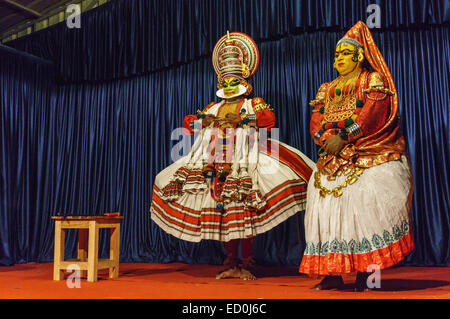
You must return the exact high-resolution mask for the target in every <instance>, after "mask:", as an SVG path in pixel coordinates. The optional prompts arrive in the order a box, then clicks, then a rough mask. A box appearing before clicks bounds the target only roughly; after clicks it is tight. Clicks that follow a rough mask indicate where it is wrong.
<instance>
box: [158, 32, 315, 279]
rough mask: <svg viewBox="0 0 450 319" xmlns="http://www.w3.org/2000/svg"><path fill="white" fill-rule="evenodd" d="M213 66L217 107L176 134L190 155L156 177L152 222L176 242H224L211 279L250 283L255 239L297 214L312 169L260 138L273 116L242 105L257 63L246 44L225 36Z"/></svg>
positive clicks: (255, 101) (188, 120) (245, 39)
mask: <svg viewBox="0 0 450 319" xmlns="http://www.w3.org/2000/svg"><path fill="white" fill-rule="evenodd" d="M212 62H213V66H214V70H215V71H216V73H217V78H218V91H217V93H216V94H217V96H218V97H219V98H221V101H220V102H217V103H216V102H212V103H210V104H209V105H207V106H206V107H205V108H204V109H203V110H201V111H198V112H197V114H195V115H188V116H186V117H185V119H184V123H183V128H184V130H185V132H186V134H189V135H192V134H194V137H195V139H194V140H195V141H194V144H193V147H192V150H191V152H190V154H189V155H188V156H186V157H184V158H182V159H181V160H178V161H176V162H175V163H173V164H172V165H170V166H169V167H167V168H166V169H164V170H163V171H162V172H160V173H159V174H158V175H157V177H156V180H155V183H154V188H153V201H152V204H151V209H150V210H151V218H152V220H153V221H154V222H155V223H156V224H157V225H159V226H160V227H161V228H162V229H163V230H164V231H166V232H167V233H169V234H171V235H173V236H175V237H177V238H180V239H182V240H187V241H191V242H199V241H201V240H203V239H210V240H217V241H221V242H224V243H225V250H226V253H227V256H226V259H225V262H224V265H225V268H224V270H223V271H221V272H220V273H219V274H218V275H217V278H218V279H222V278H228V277H238V278H242V279H245V280H251V279H255V278H256V277H255V271H254V260H253V254H252V250H253V239H254V237H255V236H256V235H258V234H261V233H264V232H266V231H268V230H271V229H272V228H274V227H275V226H277V225H279V224H280V223H282V222H284V221H285V220H286V219H288V218H289V217H290V216H293V215H294V214H296V213H297V212H300V211H302V210H304V208H305V200H306V187H307V183H306V182H307V180H308V179H309V177H310V175H311V172H312V166H313V165H314V163H313V162H312V161H311V160H310V159H308V158H307V157H306V156H305V155H304V154H302V153H301V152H300V151H298V150H296V149H294V148H292V147H290V146H288V145H286V144H284V143H282V142H279V141H276V140H274V139H270V138H264V134H262V133H263V131H264V130H267V131H270V130H271V129H273V128H274V127H275V115H274V113H273V111H272V108H271V107H270V106H269V105H267V104H266V102H265V101H264V100H263V99H262V98H260V97H255V98H251V99H250V98H247V96H249V95H250V94H251V93H252V86H251V85H250V84H249V83H248V82H247V80H248V79H249V78H250V77H252V76H253V75H254V74H255V72H256V70H257V68H258V64H259V52H258V47H257V46H256V44H255V42H254V41H253V39H251V38H250V37H249V36H247V35H246V34H243V33H240V32H231V33H227V34H226V35H224V36H223V37H222V38H221V39H220V40H219V41H218V42H217V44H216V45H215V47H214V50H213V56H212ZM266 136H267V135H266ZM240 243H241V245H242V247H241V248H242V249H241V255H242V256H239V255H238V248H239V244H240Z"/></svg>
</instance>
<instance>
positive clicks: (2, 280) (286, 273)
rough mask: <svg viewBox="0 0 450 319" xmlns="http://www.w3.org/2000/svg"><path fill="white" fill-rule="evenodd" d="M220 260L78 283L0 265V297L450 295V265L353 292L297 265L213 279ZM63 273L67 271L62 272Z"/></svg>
mask: <svg viewBox="0 0 450 319" xmlns="http://www.w3.org/2000/svg"><path fill="white" fill-rule="evenodd" d="M221 269H222V267H221V266H211V265H187V264H182V263H171V264H152V263H122V264H120V275H119V278H117V279H108V276H107V271H106V270H105V271H100V278H99V281H98V282H96V283H89V282H87V281H86V279H81V281H80V288H68V286H67V284H66V281H65V280H64V281H59V282H57V281H53V280H52V272H53V264H52V263H30V264H21V265H15V266H11V267H0V298H1V299H27V298H33V299H34V298H38V299H47V298H50V299H100V298H101V299H103V298H120V299H128V298H133V299H148V298H150V299H257V298H263V299H322V298H323V299H360V298H364V299H399V298H405V299H418V298H420V299H429V298H436V299H450V268H438V267H423V268H421V267H399V268H391V269H387V270H384V271H382V274H381V288H380V289H377V290H375V291H369V292H362V293H356V292H353V291H352V286H351V284H352V283H353V281H354V277H353V276H344V282H345V289H344V290H339V291H338V290H331V291H316V290H312V289H311V287H312V286H313V285H314V284H315V283H317V282H318V280H317V279H312V278H308V277H306V276H305V275H301V274H298V273H297V268H296V267H285V268H280V267H265V268H263V271H264V273H263V274H262V277H260V278H259V279H258V280H255V281H243V280H240V279H224V280H217V279H215V275H216V273H217V272H218V271H219V270H221ZM66 277H67V276H66Z"/></svg>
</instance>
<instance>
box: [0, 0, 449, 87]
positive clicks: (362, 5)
mask: <svg viewBox="0 0 450 319" xmlns="http://www.w3.org/2000/svg"><path fill="white" fill-rule="evenodd" d="M369 4H378V5H379V8H380V23H381V26H382V27H383V29H403V30H405V29H411V28H421V27H424V26H427V25H440V24H444V23H448V22H449V21H450V2H449V0H428V1H417V0H378V1H373V0H274V1H261V0H246V1H241V0H214V1H207V0H187V1H180V0H166V1H148V0H133V1H129V0H113V1H110V2H109V3H107V4H104V5H102V6H100V7H98V8H96V9H93V10H90V11H87V12H85V13H83V14H82V15H81V27H80V28H79V29H77V28H73V29H69V28H68V27H67V26H66V23H64V22H63V23H59V24H57V25H54V26H51V27H49V28H47V29H43V30H41V31H38V32H36V33H33V34H32V35H30V36H25V37H23V38H20V39H18V40H15V41H11V42H8V45H10V46H12V47H14V48H17V49H20V50H22V51H26V52H29V53H31V54H34V55H37V56H40V57H43V58H45V59H48V60H51V61H53V62H54V63H55V64H56V65H57V66H58V67H57V69H58V71H59V72H60V76H61V79H64V80H65V81H69V82H72V81H94V80H99V81H101V80H111V79H115V78H122V77H128V76H134V75H139V74H143V73H148V72H153V71H157V70H160V69H163V68H168V67H172V66H176V65H177V64H179V63H190V62H192V61H194V60H196V59H198V58H201V57H205V56H210V55H211V52H212V50H213V48H214V45H215V43H216V41H217V39H219V38H220V37H221V36H222V35H223V34H225V33H226V31H227V30H230V31H240V32H244V33H246V34H249V35H251V36H252V38H253V39H254V40H255V41H256V42H257V43H259V42H262V41H270V40H273V39H279V38H282V37H284V36H286V35H295V34H299V33H303V32H306V31H308V32H315V31H321V30H332V31H339V32H343V33H345V31H347V29H348V28H350V27H351V26H352V25H354V24H355V23H356V22H357V21H358V20H363V21H366V19H368V17H369V15H370V14H371V13H372V11H370V10H369V12H367V7H368V5H369ZM374 32H377V29H374Z"/></svg>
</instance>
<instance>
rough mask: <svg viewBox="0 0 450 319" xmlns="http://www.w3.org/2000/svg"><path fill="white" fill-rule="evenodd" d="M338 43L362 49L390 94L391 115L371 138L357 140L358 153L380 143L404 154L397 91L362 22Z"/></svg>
mask: <svg viewBox="0 0 450 319" xmlns="http://www.w3.org/2000/svg"><path fill="white" fill-rule="evenodd" d="M339 43H350V44H353V45H354V46H355V47H356V48H357V49H360V48H362V49H363V50H364V51H363V54H364V58H365V59H366V61H367V62H368V63H369V64H370V66H371V67H372V68H373V69H374V70H375V71H376V72H378V73H379V74H381V75H382V77H383V78H384V79H385V80H386V82H387V83H386V84H387V85H386V86H387V89H388V90H389V91H390V93H391V94H390V96H389V98H390V104H391V107H390V111H391V113H390V114H389V118H388V120H387V121H386V123H385V125H384V126H383V127H382V128H380V130H379V131H378V132H377V133H375V134H373V135H372V136H366V137H363V138H361V139H359V140H358V141H357V145H356V146H357V147H358V148H359V149H360V151H363V152H367V153H371V152H372V150H375V149H376V148H377V147H378V146H379V143H381V141H382V143H383V144H384V145H385V146H386V147H387V146H388V147H389V148H391V149H393V150H396V151H399V152H405V150H404V147H405V145H404V140H403V136H402V134H401V132H400V127H399V114H398V98H397V90H396V88H395V85H394V80H393V78H392V75H391V72H390V71H389V68H388V67H387V64H386V61H385V60H384V58H383V56H382V55H381V53H380V50H379V49H378V47H377V46H376V44H375V42H374V41H373V38H372V34H371V33H370V30H369V28H368V27H367V26H366V25H365V24H364V22H362V21H358V22H357V23H356V24H355V25H354V26H353V27H352V28H351V29H350V30H349V31H347V33H346V34H345V35H344V37H343V38H342V39H341V40H340V41H339V42H338V44H339ZM374 152H375V151H374Z"/></svg>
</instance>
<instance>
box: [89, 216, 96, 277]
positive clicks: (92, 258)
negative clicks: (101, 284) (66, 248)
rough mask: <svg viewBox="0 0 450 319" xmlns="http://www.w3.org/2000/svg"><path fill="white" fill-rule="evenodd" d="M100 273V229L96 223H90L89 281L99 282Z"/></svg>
mask: <svg viewBox="0 0 450 319" xmlns="http://www.w3.org/2000/svg"><path fill="white" fill-rule="evenodd" d="M97 272H98V227H97V223H96V222H95V221H90V222H89V252H88V281H89V282H94V281H97Z"/></svg>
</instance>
